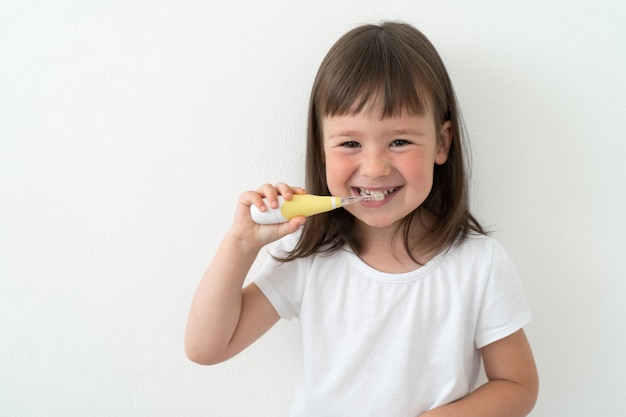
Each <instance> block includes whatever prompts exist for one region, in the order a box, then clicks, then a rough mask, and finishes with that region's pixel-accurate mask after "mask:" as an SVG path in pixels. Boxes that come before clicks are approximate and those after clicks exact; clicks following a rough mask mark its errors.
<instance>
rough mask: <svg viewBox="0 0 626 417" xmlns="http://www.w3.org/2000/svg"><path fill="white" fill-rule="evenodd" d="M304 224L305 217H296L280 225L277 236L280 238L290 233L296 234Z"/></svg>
mask: <svg viewBox="0 0 626 417" xmlns="http://www.w3.org/2000/svg"><path fill="white" fill-rule="evenodd" d="M304 223H306V218H305V217H303V216H296V217H294V218H293V219H291V220H289V221H288V222H286V223H281V224H280V227H279V228H278V234H279V235H280V236H286V235H288V234H290V233H293V232H296V231H297V230H298V229H299V228H300V227H302V225H303V224H304Z"/></svg>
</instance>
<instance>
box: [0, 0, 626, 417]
mask: <svg viewBox="0 0 626 417" xmlns="http://www.w3.org/2000/svg"><path fill="white" fill-rule="evenodd" d="M625 18H626V7H625V6H624V3H622V2H618V1H602V0H601V1H596V2H587V1H543V0H541V1H539V0H531V1H525V2H518V1H513V0H511V1H487V0H481V1H471V2H470V1H435V0H432V1H415V0H411V1H409V0H406V1H391V2H390V1H389V0H380V1H377V0H358V1H357V0H352V1H342V2H338V1H331V0H319V1H315V2H296V1H288V0H276V1H272V2H268V1H249V2H243V1H229V2H225V1H224V2H217V1H206V0H205V1H174V0H161V1H148V0H145V1H143V0H142V1H121V0H112V1H111V0H109V1H104V0H102V1H97V0H88V1H78V0H76V1H70V0H58V1H43V0H32V1H29V0H19V1H18V0H3V1H2V3H0V210H1V211H0V338H1V339H0V415H2V416H7V417H26V416H64V417H75V416H76V417H77V416H93V417H100V416H115V417H119V416H133V417H135V416H137V417H141V416H150V417H153V416H194V417H195V416H248V415H254V416H284V415H286V414H287V410H288V408H289V404H290V401H291V397H292V394H293V391H294V385H295V384H296V381H297V378H298V374H299V368H298V367H299V364H300V359H299V355H300V351H299V349H300V347H299V338H298V337H299V336H298V326H297V323H296V322H295V321H294V322H285V323H279V324H278V325H277V326H276V327H275V328H274V329H272V330H271V331H270V332H269V333H268V334H267V335H266V336H265V337H264V338H263V339H262V340H260V341H259V342H258V343H257V344H255V345H254V346H253V347H251V348H250V349H249V350H247V351H246V352H244V353H242V354H241V355H240V356H238V357H237V358H235V359H233V360H231V361H229V362H227V363H224V364H221V365H218V366H215V367H201V366H199V365H195V364H192V363H191V362H189V361H188V360H187V359H186V358H185V356H184V352H183V334H184V326H185V320H186V315H187V310H188V308H189V304H190V301H191V297H192V294H193V292H194V290H195V287H196V285H197V283H198V281H199V279H200V276H201V275H202V273H203V271H204V269H205V267H206V265H207V264H208V263H209V260H210V259H211V257H212V255H213V253H214V252H215V250H216V247H217V245H218V243H219V241H220V238H221V236H222V235H223V234H224V232H225V231H226V230H227V228H228V227H229V224H230V222H231V219H232V212H233V207H234V205H235V203H236V199H237V197H238V196H239V194H240V193H241V192H242V191H244V190H247V189H253V188H256V187H257V186H258V185H260V184H261V183H264V182H277V181H286V182H289V183H291V184H294V185H301V184H303V182H304V178H303V160H304V136H305V126H306V109H307V103H308V94H309V89H310V87H311V84H312V81H313V77H314V74H315V72H316V71H317V67H318V65H319V63H320V61H321V59H322V57H323V56H324V54H325V53H326V51H327V50H328V48H329V47H330V46H331V45H332V43H334V41H336V40H337V39H338V38H339V37H340V36H341V35H342V34H343V33H345V32H346V31H347V30H349V29H351V28H352V27H354V26H355V25H358V24H361V23H372V22H374V23H375V22H379V21H381V20H387V19H391V20H404V21H407V22H409V23H412V24H414V25H416V26H417V27H418V28H420V29H421V30H422V31H423V32H424V33H425V34H426V35H427V36H428V37H429V38H430V39H431V40H432V41H433V43H434V44H435V46H436V47H437V48H438V50H439V51H440V53H441V55H442V57H443V58H444V61H445V62H446V64H447V66H448V69H449V72H450V74H451V76H452V78H453V82H454V83H455V86H456V89H457V94H458V97H459V101H460V103H461V106H462V109H463V112H464V116H465V121H466V124H467V128H468V131H469V134H470V138H471V143H472V147H473V177H472V184H473V185H472V198H473V207H474V210H475V211H476V213H477V215H478V217H479V218H480V219H481V220H482V221H483V222H484V223H485V224H487V225H488V226H489V227H490V228H491V229H492V230H494V236H495V237H497V238H498V239H499V240H500V241H501V242H502V243H503V244H504V245H505V247H507V249H508V250H509V252H510V253H511V255H512V256H513V258H514V259H515V261H516V263H517V265H518V269H519V270H520V273H521V277H522V280H523V284H524V287H525V288H526V291H527V295H528V298H529V302H530V304H531V308H532V311H533V315H534V321H533V322H532V323H531V324H530V325H529V327H528V328H527V332H528V334H529V337H530V339H531V342H532V345H533V348H534V351H535V355H536V358H537V362H538V366H539V369H540V373H541V384H542V386H541V394H540V399H539V402H538V404H537V406H536V408H535V410H534V411H533V413H532V416H535V417H554V416H568V417H577V416H581V417H582V416H585V417H587V416H590V415H592V416H603V417H623V416H624V415H626V395H624V389H625V387H626V334H625V333H626V301H625V300H626V253H624V252H625V250H626V220H625V216H626V197H625V195H626V168H625V165H624V157H625V155H626V139H625V132H626V115H625V112H626V25H624V20H625Z"/></svg>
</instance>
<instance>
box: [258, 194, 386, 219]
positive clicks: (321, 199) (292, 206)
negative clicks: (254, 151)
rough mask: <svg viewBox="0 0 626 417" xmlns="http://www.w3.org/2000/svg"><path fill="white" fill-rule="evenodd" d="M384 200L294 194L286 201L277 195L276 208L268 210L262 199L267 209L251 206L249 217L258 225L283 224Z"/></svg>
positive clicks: (375, 197)
mask: <svg viewBox="0 0 626 417" xmlns="http://www.w3.org/2000/svg"><path fill="white" fill-rule="evenodd" d="M381 197H382V198H381ZM384 198H385V195H384V194H383V193H372V194H370V195H361V196H352V197H333V196H320V195H312V194H294V195H293V198H292V199H291V200H289V201H287V200H285V199H284V198H283V197H282V196H280V195H279V196H278V208H275V209H271V208H269V204H268V202H267V199H265V198H264V199H263V202H264V203H265V204H266V206H267V207H268V209H267V210H266V211H261V210H259V209H258V208H257V207H256V206H255V205H251V206H250V215H251V216H252V220H254V221H255V222H256V223H258V224H275V223H284V222H287V221H289V220H291V219H293V218H294V217H296V216H304V217H308V216H313V215H315V214H320V213H324V212H327V211H330V210H334V209H336V208H339V207H343V206H345V205H348V204H353V203H358V202H361V201H369V200H375V201H380V200H382V199H384Z"/></svg>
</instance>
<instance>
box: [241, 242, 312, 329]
mask: <svg viewBox="0 0 626 417" xmlns="http://www.w3.org/2000/svg"><path fill="white" fill-rule="evenodd" d="M293 245H294V237H292V236H288V237H287V238H283V240H281V241H279V242H278V244H277V245H275V246H274V247H273V248H272V249H271V250H270V251H269V254H270V256H268V257H267V258H266V259H265V260H264V261H263V263H262V265H261V268H260V270H259V273H258V275H257V277H256V278H255V279H254V281H253V282H254V284H256V286H257V287H258V288H259V289H260V290H261V292H262V293H263V294H264V295H265V297H267V299H268V300H269V302H270V303H271V304H272V306H273V307H274V309H275V310H276V312H277V313H278V315H279V316H280V317H281V318H284V319H287V320H290V319H292V318H293V317H298V316H299V314H300V305H301V303H302V297H303V292H304V278H305V274H304V272H303V271H305V270H306V267H303V263H306V262H308V261H307V260H306V259H296V260H293V261H289V262H280V261H278V260H276V259H274V258H273V257H272V256H271V255H275V256H278V257H280V256H285V253H286V252H288V251H289V250H290V249H291V248H292V247H293Z"/></svg>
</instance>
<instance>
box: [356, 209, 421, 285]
mask: <svg viewBox="0 0 626 417" xmlns="http://www.w3.org/2000/svg"><path fill="white" fill-rule="evenodd" d="M411 229H412V230H411V232H410V233H409V242H408V243H409V245H408V247H409V248H411V253H409V252H408V251H407V245H405V242H404V236H405V233H404V230H403V229H402V226H400V228H398V226H395V225H394V226H390V227H386V228H376V227H370V226H368V225H366V224H364V223H361V222H358V221H357V233H358V238H359V240H360V241H361V242H362V243H363V246H362V250H361V253H359V257H360V258H361V259H362V260H363V261H364V262H365V263H367V264H368V265H370V266H371V267H373V268H376V269H378V270H380V271H382V272H389V273H402V272H409V271H413V270H415V269H417V268H419V267H420V266H421V265H424V264H425V263H426V262H428V261H429V260H430V259H432V257H433V254H431V253H426V252H425V251H423V250H422V249H420V244H419V241H420V236H423V234H424V226H423V225H422V224H421V222H419V221H416V222H413V224H412V225H411ZM416 261H417V262H416Z"/></svg>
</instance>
